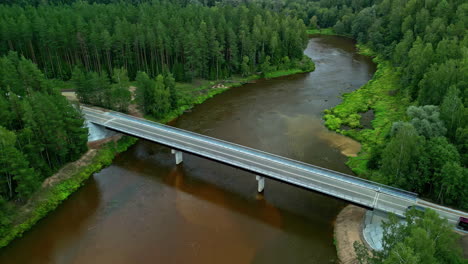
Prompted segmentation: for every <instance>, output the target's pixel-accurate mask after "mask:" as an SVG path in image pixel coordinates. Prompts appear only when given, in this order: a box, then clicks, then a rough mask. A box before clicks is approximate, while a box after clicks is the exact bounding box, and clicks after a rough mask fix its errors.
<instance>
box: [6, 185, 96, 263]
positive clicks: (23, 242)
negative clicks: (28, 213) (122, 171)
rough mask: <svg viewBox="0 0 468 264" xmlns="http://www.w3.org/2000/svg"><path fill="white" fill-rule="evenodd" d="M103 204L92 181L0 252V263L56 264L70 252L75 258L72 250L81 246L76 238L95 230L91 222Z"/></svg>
mask: <svg viewBox="0 0 468 264" xmlns="http://www.w3.org/2000/svg"><path fill="white" fill-rule="evenodd" d="M100 204H101V197H100V189H99V185H98V183H97V182H96V180H95V179H94V178H90V179H88V180H87V181H86V184H85V185H84V186H83V187H81V188H80V189H79V190H78V191H76V192H75V193H74V194H72V195H71V196H70V197H69V198H68V199H67V200H65V201H64V202H63V203H62V204H61V205H59V206H58V208H57V209H56V210H55V211H53V212H51V213H50V214H49V215H48V216H47V217H46V218H44V219H42V220H40V221H39V222H38V223H37V224H36V225H35V226H34V227H33V228H32V229H31V230H29V231H27V232H26V233H25V234H24V237H23V238H21V239H16V240H14V241H13V242H12V243H11V244H10V245H8V246H7V247H6V248H4V249H2V250H0V263H37V264H42V263H44V264H45V263H54V262H53V257H52V256H53V255H54V254H55V252H56V251H58V250H69V252H68V253H69V254H71V255H73V248H74V247H76V246H79V243H76V242H77V241H75V240H74V238H76V237H77V236H80V235H81V234H84V233H87V231H88V230H89V229H90V228H92V227H90V226H89V225H90V223H92V221H90V219H91V218H93V217H94V216H95V215H96V211H97V208H99V207H100ZM38 238H40V239H38ZM25 248H27V251H24V249H25ZM64 263H65V262H64Z"/></svg>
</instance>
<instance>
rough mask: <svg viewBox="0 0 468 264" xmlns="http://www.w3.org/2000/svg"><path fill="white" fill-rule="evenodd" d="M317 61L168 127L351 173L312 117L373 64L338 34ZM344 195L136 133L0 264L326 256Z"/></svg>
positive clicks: (344, 148) (322, 42)
mask: <svg viewBox="0 0 468 264" xmlns="http://www.w3.org/2000/svg"><path fill="white" fill-rule="evenodd" d="M305 53H306V54H307V55H308V56H311V57H312V58H313V60H314V61H315V63H316V66H317V69H316V71H315V72H313V73H310V74H300V75H295V76H289V77H285V78H280V79H275V80H262V81H259V82H257V83H255V84H249V85H245V86H243V87H239V88H234V89H231V90H229V91H227V92H225V93H223V94H221V95H218V96H216V97H215V98H212V99H210V100H208V101H207V102H205V103H204V104H202V105H200V106H197V107H195V108H194V109H193V111H192V112H191V113H187V114H184V116H182V117H181V118H179V119H178V120H177V121H175V122H174V123H173V125H174V126H177V127H181V128H184V129H188V130H191V131H195V132H199V133H202V134H205V135H208V136H213V137H216V138H220V139H224V140H229V141H232V142H235V143H239V144H242V145H245V146H249V147H253V148H257V149H261V150H265V151H268V152H272V153H275V154H279V155H282V156H286V157H290V158H293V159H297V160H301V161H305V162H308V163H312V164H315V165H318V166H323V167H326V168H330V169H333V170H337V171H341V172H345V173H350V171H349V169H348V168H347V167H346V166H345V165H344V162H345V161H346V157H345V156H344V155H343V153H346V154H353V153H355V152H356V151H357V150H358V149H359V145H358V144H356V142H353V141H351V140H349V139H347V138H344V137H342V136H339V135H336V134H334V133H330V132H328V131H326V130H325V129H324V127H323V125H322V122H321V120H320V116H321V112H322V111H323V110H324V109H325V108H329V107H331V106H334V105H336V104H338V103H339V102H340V99H339V95H340V94H342V93H344V92H350V91H352V90H354V89H356V88H358V87H360V86H361V85H363V84H364V83H366V82H367V81H368V80H369V79H370V78H371V76H372V74H373V73H374V71H375V66H374V64H373V63H372V62H371V61H370V60H369V59H368V58H366V57H363V56H360V55H358V54H356V52H355V48H354V43H353V42H352V41H351V40H348V39H346V38H340V37H332V36H321V37H315V38H312V39H311V40H310V42H309V45H308V47H307V49H306V50H305ZM344 205H345V203H344V202H342V201H339V200H336V199H333V198H330V197H327V196H324V195H321V194H317V193H313V192H310V191H306V190H303V189H299V188H296V187H293V186H289V185H287V184H284V183H280V182H275V181H272V180H267V181H266V186H265V194H264V196H263V197H261V196H258V195H257V194H256V181H255V176H254V175H252V174H250V173H247V172H244V171H241V170H239V169H236V168H232V167H229V166H226V165H223V164H219V163H216V162H213V161H209V160H206V159H202V158H199V157H196V156H192V155H188V154H184V162H183V164H182V165H180V166H175V163H174V158H173V156H172V155H171V154H170V150H169V149H167V148H165V147H162V146H159V145H157V144H153V143H150V142H145V141H140V142H138V143H137V144H136V145H135V146H133V147H132V148H131V149H129V150H128V151H127V152H125V153H122V154H121V155H119V156H118V157H117V158H116V160H115V161H114V163H113V164H112V165H111V166H110V167H108V168H106V169H104V170H102V171H101V172H100V173H97V174H95V175H94V176H93V177H91V178H90V180H89V181H88V182H87V183H86V185H85V186H83V187H82V188H81V189H80V190H78V191H77V192H76V193H75V194H73V195H72V196H71V197H70V199H68V200H66V201H65V202H64V203H63V204H62V205H61V206H60V207H59V208H58V209H57V210H56V211H54V212H53V213H51V214H50V215H49V216H48V217H47V218H45V219H43V220H42V221H40V222H39V223H38V224H37V225H36V226H35V227H34V228H33V229H32V230H31V231H29V232H27V233H26V234H25V235H24V237H23V238H21V239H17V240H16V241H14V242H13V243H12V244H11V245H10V246H8V247H7V248H5V249H2V250H0V263H9V264H17V263H39V264H42V263H112V264H119V263H204V264H205V263H225V264H227V263H233V264H239V263H241V264H242V263H317V264H323V263H333V262H334V260H335V259H336V253H335V248H334V245H333V221H334V219H335V217H336V215H337V213H338V212H339V210H340V209H341V208H342V207H343V206H344Z"/></svg>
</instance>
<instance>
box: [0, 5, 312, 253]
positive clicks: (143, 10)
mask: <svg viewBox="0 0 468 264" xmlns="http://www.w3.org/2000/svg"><path fill="white" fill-rule="evenodd" d="M72 2H73V3H70V4H57V5H52V4H51V5H48V4H43V3H36V2H34V1H23V2H20V3H18V4H10V5H8V4H6V5H5V4H4V5H0V7H1V8H0V32H1V34H2V36H3V37H2V38H1V39H0V54H4V56H3V57H1V58H0V71H1V74H0V89H1V93H0V117H1V119H0V143H1V145H0V147H1V148H2V152H1V155H0V164H2V169H1V170H0V175H1V176H2V178H1V179H0V209H1V210H0V247H2V246H5V245H6V244H8V242H9V241H11V240H12V239H13V238H14V237H16V236H20V235H21V234H22V233H23V232H24V231H26V230H28V229H29V228H30V227H31V226H32V225H33V224H34V223H35V222H37V221H38V220H39V219H40V218H41V217H43V216H45V215H46V214H47V212H49V211H50V210H53V209H54V208H55V207H56V206H57V205H58V204H59V203H60V202H61V201H62V200H64V199H65V198H66V197H67V196H68V195H70V194H71V193H72V192H73V191H75V190H76V189H77V188H78V187H79V186H80V185H81V184H82V183H83V182H84V180H86V179H87V178H88V177H89V176H90V175H91V174H92V173H93V172H95V171H97V170H99V169H100V168H102V167H103V166H106V165H108V164H109V163H110V162H111V160H112V158H113V157H114V156H115V154H116V153H118V152H120V151H123V150H125V149H126V148H127V147H128V146H129V145H131V144H132V143H133V142H134V141H133V140H134V139H127V140H124V141H119V142H118V143H117V147H115V146H114V145H113V144H109V145H107V146H105V147H104V148H103V149H101V150H99V151H98V153H97V154H96V155H95V157H94V158H93V159H92V160H91V161H90V163H88V164H86V166H85V167H83V168H81V169H77V170H76V171H74V172H73V173H72V175H71V176H70V177H69V178H67V179H66V180H64V181H62V182H60V183H59V184H56V185H54V186H52V187H50V188H40V186H41V184H42V182H43V181H44V180H45V179H46V178H47V177H49V176H50V175H52V174H53V173H55V172H57V171H58V170H59V169H60V168H61V167H62V166H64V165H65V164H67V163H68V162H71V161H74V160H76V159H77V158H79V157H80V156H81V155H82V154H84V153H85V152H86V150H87V147H86V142H87V129H86V128H83V125H84V120H83V118H82V117H81V115H80V113H79V112H78V111H76V109H75V108H74V107H73V106H72V105H71V104H70V103H69V102H67V101H66V100H65V98H64V97H62V96H61V95H60V92H59V91H60V89H61V88H63V87H67V88H69V87H72V88H75V90H76V93H77V96H78V98H79V99H80V101H81V102H83V103H87V104H92V105H96V106H103V107H107V108H110V109H114V110H118V111H123V112H126V111H127V110H128V107H129V104H130V103H131V97H132V94H131V92H130V91H129V85H130V84H131V81H133V80H135V83H136V85H137V91H136V100H135V101H136V102H137V103H138V105H139V108H140V110H142V111H143V112H144V114H146V115H147V116H148V117H150V118H152V119H157V120H160V121H168V120H170V119H171V118H174V117H176V116H177V115H179V114H181V113H183V111H184V110H186V109H188V108H190V107H192V106H193V104H197V103H201V102H202V101H203V100H205V99H207V98H209V97H211V96H213V95H214V94H217V93H219V92H222V91H224V90H225V89H226V88H228V87H233V86H238V85H241V84H242V83H245V82H248V81H251V80H254V79H258V78H262V77H264V78H274V77H278V76H283V75H288V74H295V73H299V72H307V71H312V70H313V69H314V64H313V62H312V61H311V60H310V59H309V58H306V57H305V56H304V55H303V54H302V50H303V49H304V47H305V45H306V43H307V34H306V33H305V25H304V24H303V23H302V21H301V20H298V19H295V18H293V17H287V16H282V15H279V14H276V13H274V12H270V11H268V10H264V9H261V8H260V7H258V6H256V5H252V6H248V8H247V6H241V7H233V6H230V5H226V6H222V7H219V8H218V7H207V6H203V5H191V4H188V5H180V4H174V3H169V2H165V1H161V2H147V3H143V4H132V3H125V2H119V3H114V4H89V3H87V2H82V1H80V2H76V3H75V2H74V1H72ZM29 4H34V5H36V6H31V5H29ZM161 7H163V8H161ZM116 18H117V19H116ZM150 18H151V19H150ZM96 19H97V20H96ZM266 25H269V26H268V27H267V26H266ZM169 28H171V30H175V31H178V33H177V34H175V33H174V32H172V31H169ZM13 29H15V30H13ZM162 32H164V33H162ZM195 32H196V34H195ZM156 33H158V34H156ZM195 78H196V79H197V80H196V81H197V82H198V80H203V81H202V83H203V84H202V85H200V86H199V85H197V84H196V83H197V82H194V84H191V83H190V82H192V80H195ZM204 80H208V81H204ZM209 80H211V81H209ZM176 81H177V82H176ZM216 82H221V83H223V85H222V86H221V87H220V88H212V86H213V84H215V83H216ZM70 84H71V85H70Z"/></svg>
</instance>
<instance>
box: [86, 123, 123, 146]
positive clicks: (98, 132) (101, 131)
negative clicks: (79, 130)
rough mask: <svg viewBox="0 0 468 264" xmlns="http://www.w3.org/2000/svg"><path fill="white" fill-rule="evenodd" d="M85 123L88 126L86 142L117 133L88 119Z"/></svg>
mask: <svg viewBox="0 0 468 264" xmlns="http://www.w3.org/2000/svg"><path fill="white" fill-rule="evenodd" d="M85 125H86V126H87V127H88V142H93V141H98V140H103V139H106V138H110V137H112V136H114V135H117V134H118V133H117V132H114V131H112V130H109V129H107V128H105V127H104V126H100V125H96V124H93V123H91V122H89V121H86V122H85Z"/></svg>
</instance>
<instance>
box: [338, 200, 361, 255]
mask: <svg viewBox="0 0 468 264" xmlns="http://www.w3.org/2000/svg"><path fill="white" fill-rule="evenodd" d="M365 214H366V209H364V208H361V207H358V206H355V205H351V204H350V205H348V206H346V207H345V208H343V210H341V212H340V213H339V214H338V216H337V217H336V221H335V230H334V233H333V237H334V241H335V246H336V254H337V256H338V260H339V263H341V264H356V263H358V261H357V255H356V252H355V251H354V242H356V241H357V242H359V243H361V244H364V241H363V240H362V235H361V233H362V232H361V230H362V227H361V225H362V222H363V219H364V217H365Z"/></svg>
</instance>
